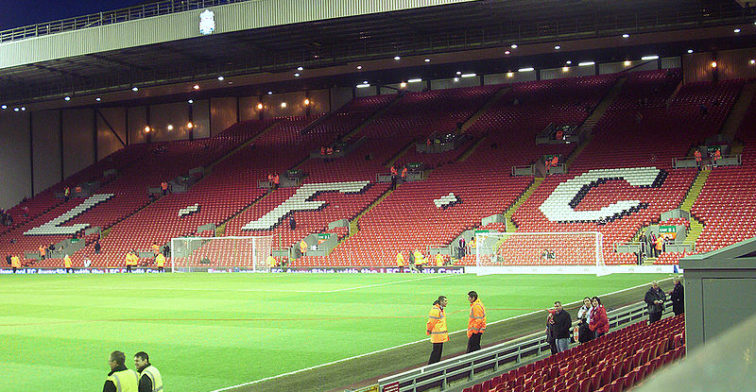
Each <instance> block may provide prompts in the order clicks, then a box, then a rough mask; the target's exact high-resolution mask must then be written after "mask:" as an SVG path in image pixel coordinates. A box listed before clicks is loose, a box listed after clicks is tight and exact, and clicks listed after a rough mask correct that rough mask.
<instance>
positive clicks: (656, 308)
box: [643, 282, 667, 324]
mask: <svg viewBox="0 0 756 392" xmlns="http://www.w3.org/2000/svg"><path fill="white" fill-rule="evenodd" d="M666 299H667V296H666V295H665V294H664V291H663V290H662V289H660V288H659V284H658V283H656V282H652V283H651V288H649V289H648V291H647V292H646V296H645V298H644V299H643V300H644V301H645V302H646V304H647V305H648V323H649V324H653V323H655V322H657V321H659V320H661V316H662V312H663V311H664V300H666Z"/></svg>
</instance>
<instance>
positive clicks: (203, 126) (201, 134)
mask: <svg viewBox="0 0 756 392" xmlns="http://www.w3.org/2000/svg"><path fill="white" fill-rule="evenodd" d="M191 110H192V124H193V125H194V128H193V129H192V131H193V135H194V138H195V139H204V138H208V137H210V101H208V100H202V101H194V104H192V109H191Z"/></svg>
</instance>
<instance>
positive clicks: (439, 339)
mask: <svg viewBox="0 0 756 392" xmlns="http://www.w3.org/2000/svg"><path fill="white" fill-rule="evenodd" d="M448 302H449V301H447V299H446V297H445V296H443V295H441V296H439V297H438V299H437V300H435V301H434V302H433V308H432V309H431V311H430V314H429V315H428V323H427V324H425V333H426V335H430V340H431V343H433V351H432V352H431V355H430V359H428V365H430V364H432V363H436V362H438V361H440V360H441V352H442V351H443V349H444V342H448V341H449V331H448V330H447V329H446V313H444V308H445V307H446V304H447V303H448Z"/></svg>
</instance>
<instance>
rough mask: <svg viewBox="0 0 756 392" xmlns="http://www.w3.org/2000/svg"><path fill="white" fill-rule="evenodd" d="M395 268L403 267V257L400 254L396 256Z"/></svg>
mask: <svg viewBox="0 0 756 392" xmlns="http://www.w3.org/2000/svg"><path fill="white" fill-rule="evenodd" d="M396 266H397V267H404V255H403V254H402V252H399V253H397V254H396Z"/></svg>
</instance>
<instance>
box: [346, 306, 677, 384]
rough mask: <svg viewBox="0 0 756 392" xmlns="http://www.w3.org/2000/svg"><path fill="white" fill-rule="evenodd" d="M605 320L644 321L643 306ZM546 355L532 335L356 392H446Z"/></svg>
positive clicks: (538, 336)
mask: <svg viewBox="0 0 756 392" xmlns="http://www.w3.org/2000/svg"><path fill="white" fill-rule="evenodd" d="M665 305H666V306H665V310H664V314H665V315H666V314H668V313H670V312H671V311H672V302H671V301H669V300H667V302H666V303H665ZM607 316H608V318H609V326H610V328H612V329H616V328H617V327H624V326H628V325H630V324H632V323H634V322H636V321H638V320H641V319H645V318H647V317H648V313H647V308H646V304H645V303H644V302H638V303H635V304H633V305H628V306H625V307H622V308H619V309H616V310H613V311H611V312H609V313H608V314H607ZM544 325H545V324H544ZM575 326H577V322H574V323H573V328H570V330H572V329H574V327H575ZM544 328H545V327H544ZM548 352H550V349H549V344H548V342H546V335H545V333H544V332H543V331H541V332H536V333H533V334H530V335H528V336H524V337H522V338H518V339H515V340H512V341H509V342H505V343H501V344H498V345H496V346H492V347H487V348H484V349H482V350H480V351H476V352H473V353H469V354H463V355H460V356H457V357H454V358H449V359H447V360H444V361H441V362H438V363H434V364H432V365H426V366H422V367H420V368H417V369H413V370H410V371H407V372H404V373H400V374H396V375H393V376H390V377H386V378H382V379H379V380H378V384H377V389H376V385H371V386H370V387H366V388H363V389H360V390H358V391H356V392H363V391H365V392H366V391H380V392H389V391H391V392H419V391H426V390H430V389H434V390H440V391H446V390H448V389H449V388H450V387H451V385H452V383H455V384H456V385H457V386H461V385H463V384H464V385H467V384H469V383H474V382H479V381H483V380H485V379H489V378H492V377H494V376H496V375H498V374H500V373H503V371H504V370H508V369H511V368H514V367H518V366H520V365H522V364H525V363H526V362H530V361H532V360H533V359H534V358H537V357H539V356H541V355H542V354H545V353H548ZM451 388H456V387H451ZM460 390H461V388H460Z"/></svg>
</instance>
